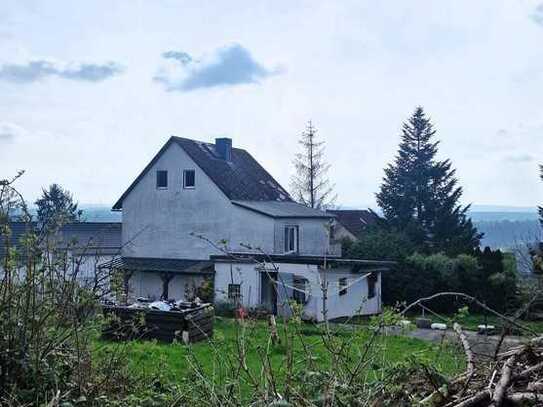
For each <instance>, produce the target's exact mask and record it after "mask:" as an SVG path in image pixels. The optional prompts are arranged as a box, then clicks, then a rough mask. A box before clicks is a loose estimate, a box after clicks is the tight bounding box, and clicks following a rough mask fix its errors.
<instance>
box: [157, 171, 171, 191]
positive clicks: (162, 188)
mask: <svg viewBox="0 0 543 407" xmlns="http://www.w3.org/2000/svg"><path fill="white" fill-rule="evenodd" d="M159 172H165V173H166V186H165V187H160V186H158V173H159ZM155 183H156V184H155V185H156V189H160V190H164V189H168V184H169V182H168V170H156V178H155Z"/></svg>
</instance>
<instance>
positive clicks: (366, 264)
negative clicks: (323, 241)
mask: <svg viewBox="0 0 543 407" xmlns="http://www.w3.org/2000/svg"><path fill="white" fill-rule="evenodd" d="M211 260H213V261H217V262H233V263H255V262H258V263H292V264H312V265H317V266H324V264H325V263H326V264H327V265H329V266H330V267H332V268H334V267H339V266H350V267H352V268H353V269H356V270H360V271H364V270H367V269H372V270H371V271H386V270H389V269H390V268H391V267H392V266H394V265H395V264H396V262H394V261H383V260H360V259H345V258H342V257H324V256H297V255H292V254H287V255H285V254H271V255H268V254H262V253H249V252H237V253H231V254H230V255H215V256H211Z"/></svg>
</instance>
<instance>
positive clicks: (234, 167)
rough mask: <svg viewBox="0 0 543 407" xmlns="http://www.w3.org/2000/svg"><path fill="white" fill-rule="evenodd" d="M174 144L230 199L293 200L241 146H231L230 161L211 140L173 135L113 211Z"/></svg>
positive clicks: (115, 207)
mask: <svg viewBox="0 0 543 407" xmlns="http://www.w3.org/2000/svg"><path fill="white" fill-rule="evenodd" d="M172 143H176V144H178V145H179V146H180V147H181V148H183V150H185V152H186V153H187V154H188V155H189V157H190V158H192V160H193V161H194V162H195V163H196V164H197V165H198V166H199V167H200V168H201V169H202V171H204V172H205V173H206V175H207V176H208V177H209V178H210V179H211V180H212V181H213V182H214V183H215V184H216V185H217V186H218V187H219V189H220V190H221V191H222V192H223V193H224V194H225V195H226V196H227V197H228V199H231V200H239V201H280V202H291V201H292V199H291V197H290V195H289V194H288V192H287V191H286V190H285V189H284V188H283V187H282V186H281V185H280V184H279V183H278V182H277V181H276V180H275V179H274V178H273V177H272V176H271V175H270V174H269V173H268V172H267V171H266V170H265V169H264V168H263V167H262V166H261V165H260V164H259V163H258V162H257V161H256V160H255V159H254V158H253V156H251V154H249V153H248V152H247V151H245V150H243V149H241V148H232V155H231V160H230V161H227V160H224V159H222V158H221V157H220V156H219V154H217V151H216V150H215V145H214V144H212V143H205V142H202V141H196V140H191V139H187V138H182V137H171V138H170V139H169V140H168V142H167V143H166V144H165V145H164V146H163V147H162V148H161V149H160V151H159V152H158V153H157V154H156V155H155V157H154V158H153V159H152V160H151V162H150V163H149V164H148V165H147V166H146V167H145V169H144V170H143V171H142V172H141V174H140V175H139V176H138V177H137V178H136V179H135V181H134V182H133V183H132V184H131V185H130V186H129V187H128V189H127V190H126V191H125V192H124V194H123V195H122V196H121V197H120V198H119V200H118V201H117V202H116V203H115V205H114V206H113V210H120V209H122V204H123V200H124V198H125V197H126V196H127V195H128V194H129V193H130V191H132V189H133V188H134V187H135V186H136V185H137V183H138V182H139V180H140V179H141V178H142V177H143V176H144V175H145V174H146V173H147V172H148V171H149V170H150V169H151V168H152V166H153V164H154V163H155V162H156V161H157V160H158V158H159V157H160V156H161V155H162V153H164V151H166V149H167V148H168V147H169V146H170V145H171V144H172Z"/></svg>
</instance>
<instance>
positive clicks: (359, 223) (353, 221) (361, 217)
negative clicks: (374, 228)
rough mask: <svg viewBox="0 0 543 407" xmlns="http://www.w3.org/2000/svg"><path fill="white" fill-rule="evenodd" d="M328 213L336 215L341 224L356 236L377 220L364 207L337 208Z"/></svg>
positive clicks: (375, 216)
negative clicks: (351, 208)
mask: <svg viewBox="0 0 543 407" xmlns="http://www.w3.org/2000/svg"><path fill="white" fill-rule="evenodd" d="M328 212H329V213H331V214H332V215H334V216H335V217H336V220H337V221H338V222H339V223H341V225H342V226H343V227H344V228H345V229H347V230H348V231H349V232H351V233H352V234H353V235H354V236H356V237H358V236H359V235H360V234H361V233H362V231H363V230H364V229H365V228H366V226H368V225H373V224H375V222H376V221H377V219H378V218H377V215H375V214H374V213H373V212H371V211H369V210H366V209H353V210H339V209H333V210H332V209H331V210H328Z"/></svg>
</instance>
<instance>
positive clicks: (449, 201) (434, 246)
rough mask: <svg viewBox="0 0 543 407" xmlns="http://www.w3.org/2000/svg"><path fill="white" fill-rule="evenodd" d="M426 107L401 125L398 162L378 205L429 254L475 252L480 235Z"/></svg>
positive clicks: (388, 171) (387, 171)
mask: <svg viewBox="0 0 543 407" xmlns="http://www.w3.org/2000/svg"><path fill="white" fill-rule="evenodd" d="M435 133H436V131H435V130H434V128H433V125H432V123H431V122H430V119H428V118H427V117H426V115H425V113H424V110H423V108H422V107H417V108H416V109H415V112H414V113H413V115H412V116H411V118H410V119H409V120H408V122H406V123H404V124H403V127H402V141H401V143H400V146H399V150H398V155H397V156H396V159H395V161H394V162H393V163H392V164H390V165H389V166H388V167H387V168H386V169H385V177H384V180H383V183H382V184H381V188H380V191H379V192H378V193H377V194H376V196H377V203H378V205H379V207H380V208H381V209H382V211H383V215H384V217H385V219H386V222H387V224H388V225H390V226H392V227H395V228H397V229H399V230H403V231H405V232H406V233H407V234H408V235H409V236H410V237H411V239H413V242H414V243H415V244H417V246H419V247H421V249H423V250H425V251H427V252H444V253H447V254H450V255H456V254H460V253H471V252H472V251H473V249H475V248H477V247H478V246H479V241H480V239H481V237H482V235H481V234H479V233H478V232H477V230H476V229H475V227H474V226H473V224H472V222H471V219H469V218H468V217H467V211H468V210H469V206H464V207H462V206H461V205H460V204H459V200H460V197H461V196H462V188H461V187H460V186H458V180H457V179H456V178H455V172H456V170H455V169H453V168H452V164H451V161H450V160H444V161H438V160H437V159H436V154H437V151H438V145H439V141H433V137H434V135H435Z"/></svg>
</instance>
